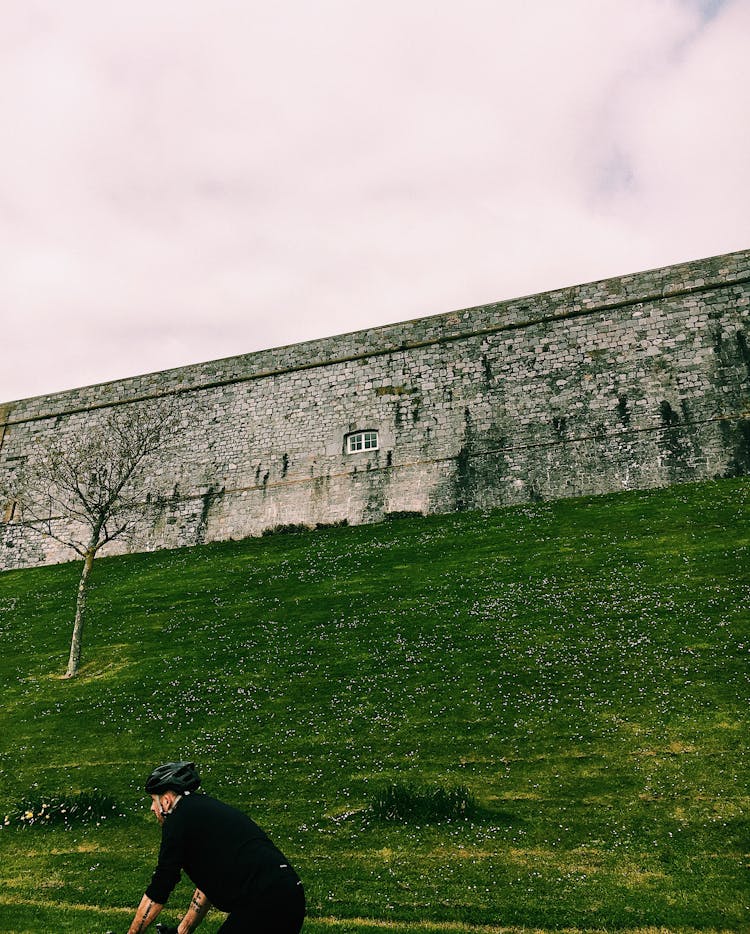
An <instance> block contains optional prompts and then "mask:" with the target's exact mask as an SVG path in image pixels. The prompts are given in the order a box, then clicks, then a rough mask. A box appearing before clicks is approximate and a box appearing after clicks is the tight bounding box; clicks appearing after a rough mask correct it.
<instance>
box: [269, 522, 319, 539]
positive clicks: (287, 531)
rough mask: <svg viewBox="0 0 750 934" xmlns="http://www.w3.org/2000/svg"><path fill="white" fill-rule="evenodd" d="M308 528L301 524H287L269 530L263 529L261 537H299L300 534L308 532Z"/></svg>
mask: <svg viewBox="0 0 750 934" xmlns="http://www.w3.org/2000/svg"><path fill="white" fill-rule="evenodd" d="M310 528H311V527H310V526H309V525H305V524H304V523H303V522H287V523H284V524H282V525H274V526H272V527H271V528H268V529H263V532H262V533H261V534H262V535H264V536H265V535H299V534H300V533H301V532H309V531H310Z"/></svg>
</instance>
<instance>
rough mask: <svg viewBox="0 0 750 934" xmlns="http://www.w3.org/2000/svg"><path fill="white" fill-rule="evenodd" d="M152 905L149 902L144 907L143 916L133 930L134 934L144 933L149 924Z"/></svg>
mask: <svg viewBox="0 0 750 934" xmlns="http://www.w3.org/2000/svg"><path fill="white" fill-rule="evenodd" d="M153 908H154V903H153V902H152V901H149V902H148V904H147V905H146V907H145V909H144V912H143V915H142V916H141V919H140V921H139V922H138V927H137V928H136V929H135V930H136V934H140V932H141V931H145V930H146V928H147V927H148V926H149V924H150V923H151V912H152V911H153Z"/></svg>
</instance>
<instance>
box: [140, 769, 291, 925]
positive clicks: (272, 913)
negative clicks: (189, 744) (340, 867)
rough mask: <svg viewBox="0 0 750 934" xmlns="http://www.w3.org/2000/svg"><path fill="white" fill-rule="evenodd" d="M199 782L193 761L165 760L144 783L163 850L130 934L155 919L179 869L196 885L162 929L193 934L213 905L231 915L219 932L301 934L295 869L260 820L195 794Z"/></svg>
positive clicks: (174, 884) (205, 796) (172, 886)
mask: <svg viewBox="0 0 750 934" xmlns="http://www.w3.org/2000/svg"><path fill="white" fill-rule="evenodd" d="M199 786H200V777H199V775H198V772H197V770H196V767H195V763H193V762H168V763H166V764H165V765H160V766H159V767H158V768H156V769H154V771H153V772H152V773H151V775H150V776H149V778H148V781H147V782H146V791H147V792H148V793H149V794H150V795H151V801H152V803H151V810H152V811H153V812H154V815H155V816H156V819H157V820H158V821H159V823H160V824H161V826H162V836H161V849H160V850H159V861H158V864H157V866H156V870H155V872H154V874H153V878H152V879H151V883H150V884H149V886H148V888H147V889H146V892H145V894H144V896H143V898H142V899H141V903H140V905H139V906H138V910H137V911H136V914H135V917H134V919H133V922H132V924H131V925H130V928H129V929H128V934H140V932H141V931H145V930H146V928H147V927H148V926H149V925H150V924H151V923H152V922H153V921H154V920H155V919H156V917H157V916H158V914H159V912H160V911H161V910H162V908H163V907H164V905H165V904H166V901H167V899H168V898H169V895H170V893H171V892H172V889H174V887H175V886H176V885H177V883H178V881H179V879H180V873H181V871H182V870H184V872H185V873H186V874H187V875H188V876H189V878H190V879H191V880H192V882H193V884H194V885H196V886H197V888H196V890H195V893H194V894H193V897H192V900H191V902H190V907H189V908H188V910H187V912H186V913H185V916H184V917H183V919H182V921H180V923H179V925H178V926H177V927H176V928H169V927H164V926H161V925H160V926H159V928H160V931H161V932H162V934H175V932H176V934H189V932H190V931H193V930H194V929H195V928H196V927H197V926H198V925H199V924H200V923H201V921H202V920H203V919H204V917H205V916H206V914H207V913H208V910H209V908H211V906H212V905H214V906H216V907H217V908H218V909H219V910H221V911H224V912H226V913H227V915H228V917H227V918H226V920H225V921H224V924H222V926H221V928H220V929H219V930H220V931H221V932H222V934H250V932H255V934H298V932H299V931H300V930H301V929H302V922H303V918H304V915H305V895H304V890H303V888H302V883H301V882H300V880H299V877H298V876H297V873H296V872H295V871H294V869H293V868H292V867H291V865H290V864H289V862H288V860H287V859H286V858H285V857H284V855H283V854H282V853H281V852H280V850H278V849H277V848H276V847H275V846H274V845H273V843H271V841H270V839H269V838H268V836H267V835H266V834H265V833H264V831H263V830H261V828H260V827H258V825H257V824H256V823H254V822H253V821H252V820H250V818H249V817H247V816H246V815H245V814H243V813H242V812H241V811H238V810H236V809H235V808H232V807H229V805H227V804H223V803H222V802H221V801H217V800H216V799H215V798H210V797H209V796H208V795H205V794H195V792H196V790H197V789H198V787H199Z"/></svg>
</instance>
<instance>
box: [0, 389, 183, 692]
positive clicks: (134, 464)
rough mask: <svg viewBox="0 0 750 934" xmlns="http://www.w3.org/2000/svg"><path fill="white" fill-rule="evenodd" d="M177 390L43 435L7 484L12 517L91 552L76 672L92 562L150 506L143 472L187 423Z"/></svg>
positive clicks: (73, 653)
mask: <svg viewBox="0 0 750 934" xmlns="http://www.w3.org/2000/svg"><path fill="white" fill-rule="evenodd" d="M180 413H181V407H180V406H179V403H178V401H177V399H176V397H173V396H170V397H166V398H165V399H162V400H159V401H157V402H139V403H133V404H129V405H122V406H118V407H116V408H112V409H110V410H109V411H108V413H107V414H106V415H104V416H103V417H102V419H101V420H100V421H99V422H97V423H95V424H94V425H92V426H91V427H89V425H86V426H85V433H84V434H81V435H80V436H78V437H71V436H70V434H67V433H66V434H65V435H64V436H61V435H58V434H57V432H55V433H50V437H49V439H48V440H47V439H41V440H40V441H39V442H38V443H37V444H36V445H35V448H34V450H33V452H32V454H31V455H30V456H29V458H28V459H27V460H26V462H25V464H24V465H23V467H21V468H20V470H19V471H18V472H17V473H16V476H15V477H14V478H13V480H12V481H11V482H10V483H9V484H7V486H6V489H5V490H4V493H5V496H6V497H7V498H8V499H9V500H10V501H11V502H13V503H14V511H13V518H12V521H14V522H16V523H18V524H19V525H21V526H23V527H25V528H28V529H33V530H35V531H37V532H40V533H41V534H42V535H46V536H47V537H48V538H51V539H54V540H55V541H57V542H60V543H61V544H63V545H66V546H67V547H69V548H72V549H73V551H75V552H76V553H77V554H78V555H80V556H81V558H82V559H83V569H82V572H81V578H80V582H79V584H78V594H77V597H76V609H75V618H74V621H73V635H72V638H71V643H70V657H69V660H68V667H67V670H66V672H65V677H66V678H72V677H74V676H75V674H76V673H77V671H78V666H79V662H80V659H81V644H82V637H83V624H84V616H85V611H86V599H87V595H88V584H89V579H90V574H91V569H92V567H93V564H94V559H95V558H96V556H97V554H98V553H99V551H100V550H101V549H102V548H103V547H104V546H105V545H106V544H107V543H108V542H111V541H114V540H115V539H116V538H121V537H122V536H126V535H127V534H128V533H129V532H130V530H131V529H132V528H133V525H134V524H135V522H136V521H137V519H138V518H139V517H141V516H143V514H144V513H145V511H146V510H147V509H148V508H149V506H148V502H147V497H146V495H145V493H144V490H143V482H142V481H143V479H144V477H145V474H146V471H147V469H148V466H149V463H150V462H151V461H152V460H153V459H154V455H156V454H157V453H158V452H160V451H162V450H164V449H165V448H166V447H167V446H168V445H169V444H170V443H171V442H172V440H173V439H174V438H175V436H176V433H177V430H178V428H179V422H180Z"/></svg>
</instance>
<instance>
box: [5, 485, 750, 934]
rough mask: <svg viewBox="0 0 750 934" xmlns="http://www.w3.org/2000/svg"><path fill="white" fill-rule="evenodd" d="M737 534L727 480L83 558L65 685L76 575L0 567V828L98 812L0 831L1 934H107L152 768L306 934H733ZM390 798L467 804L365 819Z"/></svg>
mask: <svg viewBox="0 0 750 934" xmlns="http://www.w3.org/2000/svg"><path fill="white" fill-rule="evenodd" d="M749 519H750V484H749V483H748V482H747V481H743V480H728V481H721V482H716V483H704V484H699V485H690V486H680V487H674V488H672V489H669V490H664V491H652V492H644V493H627V494H620V495H616V496H609V497H600V498H594V499H586V500H575V501H573V500H569V501H563V502H558V503H551V504H545V503H538V504H534V505H532V506H526V507H522V508H513V509H506V510H499V511H495V512H492V513H489V514H479V513H471V514H462V515H455V516H443V517H428V518H422V519H420V518H404V519H399V520H396V521H393V522H389V523H386V524H383V525H377V526H360V527H356V528H341V529H326V530H321V531H318V532H310V533H303V534H297V535H277V536H269V537H264V538H261V539H253V540H248V541H244V542H238V543H232V542H230V543H224V544H218V545H209V546H204V547H201V548H196V549H186V550H182V551H175V552H161V553H157V554H151V555H136V556H129V557H122V558H113V559H107V560H103V559H102V560H100V561H98V562H97V564H96V565H95V568H94V576H93V585H92V592H91V597H90V602H89V618H88V626H87V630H86V632H85V634H84V654H83V667H82V670H81V674H80V676H79V677H78V678H77V679H74V680H70V681H65V680H63V679H62V678H61V675H62V673H63V671H64V669H65V662H66V659H67V652H68V645H69V632H70V622H71V619H72V607H73V601H74V597H75V587H76V583H77V577H78V570H79V569H78V566H77V565H76V564H70V565H60V566H55V567H49V568H39V569H33V570H27V571H19V572H7V573H5V574H2V575H0V636H1V637H2V644H3V652H2V655H1V656H0V690H1V691H2V722H1V727H2V729H1V732H0V822H1V821H2V817H3V815H4V814H9V813H11V811H12V810H13V808H14V807H15V805H16V804H17V803H18V802H20V801H23V800H24V799H28V798H32V797H37V798H39V797H41V796H43V795H48V796H49V795H53V796H54V795H71V794H76V793H77V792H80V791H83V792H90V791H92V790H94V789H98V790H99V791H100V792H101V793H103V794H107V795H111V796H112V798H113V799H114V800H115V801H117V803H118V813H122V814H124V816H122V817H118V816H117V815H113V817H112V818H111V819H107V820H106V821H100V822H98V825H97V824H88V825H80V826H71V827H70V828H69V829H66V828H65V827H63V826H60V827H54V826H53V827H38V826H33V827H29V828H25V829H13V828H12V827H9V828H6V829H4V830H2V831H0V930H2V931H3V932H8V934H10V932H16V934H18V932H27V931H28V932H32V931H33V932H34V934H40V932H46V931H56V932H58V931H59V932H66V931H68V932H89V931H91V932H95V931H100V932H101V931H104V930H107V929H108V928H112V929H114V930H124V929H125V927H126V925H127V923H128V922H129V919H130V916H131V915H130V913H131V912H132V910H133V908H134V906H135V905H136V904H137V902H138V900H139V898H140V896H141V894H142V892H143V889H144V887H145V885H146V884H147V882H148V880H149V879H150V875H151V872H152V869H153V864H154V860H155V856H156V852H157V848H158V840H159V827H158V825H157V824H156V822H155V821H154V820H153V817H152V816H151V815H150V814H149V813H148V805H149V801H148V799H146V798H145V797H144V795H143V794H142V791H141V789H142V785H143V781H144V779H145V776H146V775H147V774H148V772H149V771H150V769H151V767H152V766H153V765H155V764H158V763H159V762H161V761H164V760H168V759H175V758H190V759H195V760H196V761H197V762H198V763H199V764H200V765H201V768H202V774H203V776H204V787H205V789H206V790H207V791H209V792H211V793H214V794H216V795H217V796H219V797H221V798H224V799H225V800H227V801H229V802H231V803H234V804H236V805H238V806H240V807H242V808H244V809H246V810H248V812H249V813H250V814H251V815H252V816H253V817H254V818H255V819H256V820H257V821H258V822H259V823H260V824H261V825H263V826H264V827H265V828H266V829H267V830H268V831H269V832H270V834H271V835H272V837H273V838H274V839H275V840H276V842H277V843H278V844H279V845H280V846H281V848H282V849H283V850H284V851H285V852H286V854H287V855H288V856H289V857H290V859H291V860H292V861H293V862H294V863H295V864H296V865H297V867H298V869H299V871H300V873H301V875H302V876H303V878H304V880H305V883H306V891H307V894H308V902H309V909H310V921H309V922H308V924H307V925H306V930H307V931H309V932H310V934H322V932H328V934H334V932H344V931H348V932H356V934H364V932H374V931H395V932H403V934H405V932H407V931H409V932H413V931H421V932H433V931H443V930H445V931H453V932H458V934H463V932H465V931H471V930H477V927H472V926H487V927H489V928H490V929H491V930H496V931H499V930H501V929H502V930H511V929H512V930H518V931H520V930H524V931H526V932H527V934H529V932H531V931H534V930H540V931H552V930H561V929H568V930H574V931H579V932H583V931H594V930H597V931H609V932H611V931H621V930H642V931H646V930H653V931H657V930H658V931H661V932H662V934H663V932H664V931H680V932H688V931H701V932H709V931H741V930H743V929H747V920H748V916H749V914H750V912H749V910H748V906H750V892H749V890H748V889H749V887H748V877H747V863H748V858H747V853H748V819H747V813H748V781H747V776H748V765H749V763H748V753H747V745H748V744H747V737H748V725H749V724H748V720H749V719H750V718H749V716H748V709H749V708H748V701H749V700H750V696H749V695H750V691H749V690H748V687H749V684H748V681H749V677H748V671H749V669H748V661H749V659H750V656H749V654H748V653H749V649H750V623H749V621H748V616H749V613H748V606H750V573H749V572H750V525H749V523H748V520H749ZM392 783H396V784H398V783H400V784H403V785H406V786H423V787H424V786H430V787H440V788H445V789H451V788H456V787H460V786H464V787H465V788H466V789H468V792H469V793H470V794H471V796H472V797H473V799H474V800H475V802H476V808H475V811H474V812H473V814H472V817H471V819H470V820H463V819H460V818H459V819H452V820H442V821H437V822H434V821H423V822H420V821H415V820H410V821H405V822H400V823H399V822H381V821H378V820H376V819H374V817H373V816H372V814H371V811H370V809H369V805H370V802H371V801H372V800H373V797H374V795H375V794H376V793H377V791H378V789H382V788H385V787H387V786H388V785H390V784H392ZM190 891H191V888H190V886H189V883H188V882H187V880H185V881H183V883H182V884H181V887H180V889H179V890H178V891H177V892H176V893H175V894H174V895H173V897H172V899H171V901H170V905H169V906H168V909H167V912H166V915H165V916H166V918H167V919H168V920H169V919H174V918H176V917H177V916H178V910H179V909H180V908H181V907H184V906H185V905H186V903H187V899H188V897H189V893H190ZM357 919H359V920H357ZM386 923H389V924H392V925H393V926H385V924H386ZM219 924H220V916H219V915H217V916H216V917H214V918H213V919H212V918H211V916H210V915H209V919H208V920H207V921H206V922H205V923H204V925H203V927H202V928H201V930H205V931H206V932H207V934H210V932H215V931H216V930H217V929H218V927H219ZM479 929H480V930H481V927H480V928H479Z"/></svg>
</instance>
